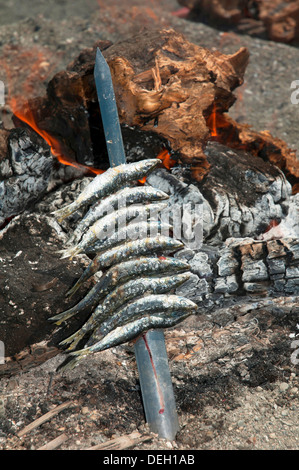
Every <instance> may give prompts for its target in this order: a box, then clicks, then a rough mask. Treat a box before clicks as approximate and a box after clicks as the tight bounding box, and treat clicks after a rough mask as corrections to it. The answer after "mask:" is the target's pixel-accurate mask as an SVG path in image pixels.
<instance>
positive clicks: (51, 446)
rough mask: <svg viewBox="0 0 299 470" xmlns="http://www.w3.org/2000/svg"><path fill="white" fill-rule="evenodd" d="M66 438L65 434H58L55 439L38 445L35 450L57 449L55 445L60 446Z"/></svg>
mask: <svg viewBox="0 0 299 470" xmlns="http://www.w3.org/2000/svg"><path fill="white" fill-rule="evenodd" d="M67 439H68V437H67V435H66V434H60V436H58V437H56V438H55V439H52V441H50V442H47V444H45V445H44V446H42V447H39V448H38V449H37V450H54V449H57V447H59V446H61V444H63V443H64V442H65V441H66V440H67Z"/></svg>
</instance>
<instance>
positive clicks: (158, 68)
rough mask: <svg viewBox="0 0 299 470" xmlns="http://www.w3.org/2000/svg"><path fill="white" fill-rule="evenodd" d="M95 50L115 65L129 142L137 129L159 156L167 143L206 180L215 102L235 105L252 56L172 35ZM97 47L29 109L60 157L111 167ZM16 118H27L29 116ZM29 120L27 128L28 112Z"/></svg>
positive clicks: (157, 33) (144, 36)
mask: <svg viewBox="0 0 299 470" xmlns="http://www.w3.org/2000/svg"><path fill="white" fill-rule="evenodd" d="M95 46H96V47H100V48H101V49H102V50H103V54H104V56H105V58H106V60H107V62H108V64H109V66H110V70H111V74H112V79H113V85H114V90H115V95H116V102H117V103H118V110H119V117H120V122H121V124H122V125H123V126H125V127H126V129H127V132H126V131H124V133H123V136H124V141H126V142H128V140H129V139H127V138H126V134H127V133H128V132H129V131H128V129H131V128H134V130H135V129H137V130H139V131H142V134H143V135H144V137H143V140H145V139H146V138H147V135H150V136H151V135H153V136H156V140H155V141H154V143H155V144H156V145H157V142H159V147H160V150H161V146H162V144H164V145H165V144H167V145H168V146H169V147H170V148H171V150H172V151H173V153H174V154H175V155H176V159H177V160H178V161H179V162H182V163H183V164H185V165H186V164H187V165H193V166H195V167H196V168H197V173H196V174H197V179H199V180H200V179H201V178H202V177H203V176H204V175H205V174H206V173H207V171H208V168H209V165H208V163H207V159H206V156H205V154H204V151H203V149H204V145H205V144H206V142H207V140H208V138H209V134H210V133H209V128H208V126H207V122H206V121H207V118H208V117H209V115H210V114H211V112H212V107H213V103H214V102H216V103H217V109H219V110H221V111H222V112H224V111H227V110H228V109H229V108H230V106H231V105H232V104H233V103H234V101H235V97H234V95H233V93H232V91H233V90H234V89H235V88H236V87H237V86H239V85H240V84H242V82H243V75H244V72H245V68H246V65H247V62H248V51H247V50H246V49H245V48H241V49H240V50H239V51H238V52H236V53H235V54H233V55H228V56H227V55H224V54H221V53H219V52H211V51H209V50H207V49H204V48H202V47H199V46H196V45H194V44H192V43H190V42H188V41H187V40H186V39H185V38H184V36H182V35H181V34H178V33H176V32H175V31H173V30H163V31H148V32H145V33H143V34H142V35H140V36H138V37H134V38H133V39H130V40H127V41H123V42H122V43H119V44H116V45H114V46H111V47H107V44H106V43H105V45H104V46H103V44H102V43H98V44H96V45H95ZM96 47H94V49H93V50H92V51H90V50H88V51H87V52H86V55H85V56H84V54H81V55H80V57H79V59H78V60H77V61H75V62H74V63H72V64H71V65H70V66H69V67H68V69H67V70H66V71H64V72H60V73H58V74H57V75H55V77H54V78H53V79H52V80H51V81H50V83H49V86H48V90H47V96H46V97H44V98H38V99H34V100H31V101H30V102H29V103H28V106H27V109H29V110H30V119H31V121H33V122H34V125H35V126H36V127H37V128H38V129H40V132H41V133H42V134H46V135H50V136H51V138H52V142H53V145H52V148H53V147H54V150H55V151H56V153H58V154H60V155H61V154H62V155H64V156H67V157H68V158H72V159H73V160H76V161H78V162H79V163H84V164H87V165H93V166H96V167H99V168H107V166H108V165H107V156H106V153H105V150H104V149H105V141H104V135H103V130H102V128H101V119H100V115H99V110H98V107H97V101H96V90H95V85H94V80H93V68H94V58H93V60H90V56H91V53H93V54H94V55H93V57H95V49H96ZM17 114H18V117H19V118H21V119H22V110H19V112H18V113H17ZM26 114H27V117H26V116H25V117H24V120H25V121H26V122H28V121H29V119H28V114H29V111H28V110H27V111H26V109H25V115H26ZM151 146H152V141H151ZM55 147H56V148H55ZM159 147H158V148H159ZM157 153H158V152H157ZM157 153H156V155H155V156H157ZM199 168H201V171H199Z"/></svg>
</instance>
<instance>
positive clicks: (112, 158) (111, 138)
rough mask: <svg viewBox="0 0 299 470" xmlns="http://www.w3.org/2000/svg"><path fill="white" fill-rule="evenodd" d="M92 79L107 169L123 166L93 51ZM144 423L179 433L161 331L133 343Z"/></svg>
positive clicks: (168, 435)
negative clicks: (104, 141) (98, 109)
mask: <svg viewBox="0 0 299 470" xmlns="http://www.w3.org/2000/svg"><path fill="white" fill-rule="evenodd" d="M94 78H95V83H96V89H97V95H98V100H99V105H100V110H101V116H102V121H103V127H104V133H105V139H106V144H107V151H108V156H109V162H110V166H118V165H121V164H124V163H126V156H125V151H124V146H123V139H122V134H121V128H120V124H119V117H118V111H117V106H116V100H115V94H114V90H113V83H112V78H111V73H110V69H109V66H108V64H107V62H106V60H105V58H104V56H103V55H102V53H101V51H100V50H99V49H97V53H96V61H95V68H94ZM134 349H135V356H136V361H137V367H138V372H139V378H140V386H141V393H142V399H143V406H144V411H145V416H146V420H147V422H148V424H149V428H150V430H151V431H152V432H155V433H157V434H158V435H159V437H161V438H165V439H169V440H174V439H175V436H176V434H177V432H178V430H179V423H178V416H177V411H176V404H175V398H174V393H173V387H172V382H171V376H170V371H169V365H168V359H167V352H166V348H165V339H164V333H163V330H150V331H148V332H147V333H146V334H144V335H142V336H141V337H140V338H139V339H138V340H137V341H136V343H135V347H134Z"/></svg>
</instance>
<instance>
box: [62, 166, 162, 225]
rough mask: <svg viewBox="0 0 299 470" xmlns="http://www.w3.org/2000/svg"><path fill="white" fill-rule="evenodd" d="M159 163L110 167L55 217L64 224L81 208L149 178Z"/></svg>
mask: <svg viewBox="0 0 299 470" xmlns="http://www.w3.org/2000/svg"><path fill="white" fill-rule="evenodd" d="M159 163H160V160H159V159H149V160H142V161H140V162H134V163H128V164H123V165H119V166H116V167H110V168H109V169H108V170H107V171H105V173H102V174H100V175H97V176H96V177H95V178H94V180H93V181H92V182H91V183H89V184H88V185H87V186H86V188H84V190H83V191H82V193H81V194H80V195H79V196H78V198H77V199H76V200H75V201H74V202H72V203H71V204H69V205H68V206H65V207H63V208H61V209H59V210H57V211H55V212H54V213H53V215H54V216H55V217H56V218H57V220H58V222H62V221H63V220H64V219H65V218H66V217H68V216H69V215H71V214H72V213H73V212H75V211H76V210H78V209H80V208H81V207H83V206H86V205H88V204H92V203H93V202H94V201H96V200H97V199H102V198H104V197H106V196H107V195H109V194H111V193H112V192H115V191H116V190H118V189H120V188H121V187H124V186H125V185H126V184H127V183H129V182H131V181H136V180H139V179H141V178H143V177H145V176H147V175H148V174H149V173H150V171H152V170H153V169H154V168H156V166H157V165H158V164H159Z"/></svg>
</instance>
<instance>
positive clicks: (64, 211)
mask: <svg viewBox="0 0 299 470" xmlns="http://www.w3.org/2000/svg"><path fill="white" fill-rule="evenodd" d="M76 209H77V204H76V202H75V201H74V202H72V203H71V204H69V205H68V206H65V207H62V208H61V209H58V210H57V211H54V212H52V215H54V217H55V218H56V219H57V221H58V222H62V221H63V220H64V219H66V217H68V216H69V215H71V214H72V213H73V212H75V210H76Z"/></svg>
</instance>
